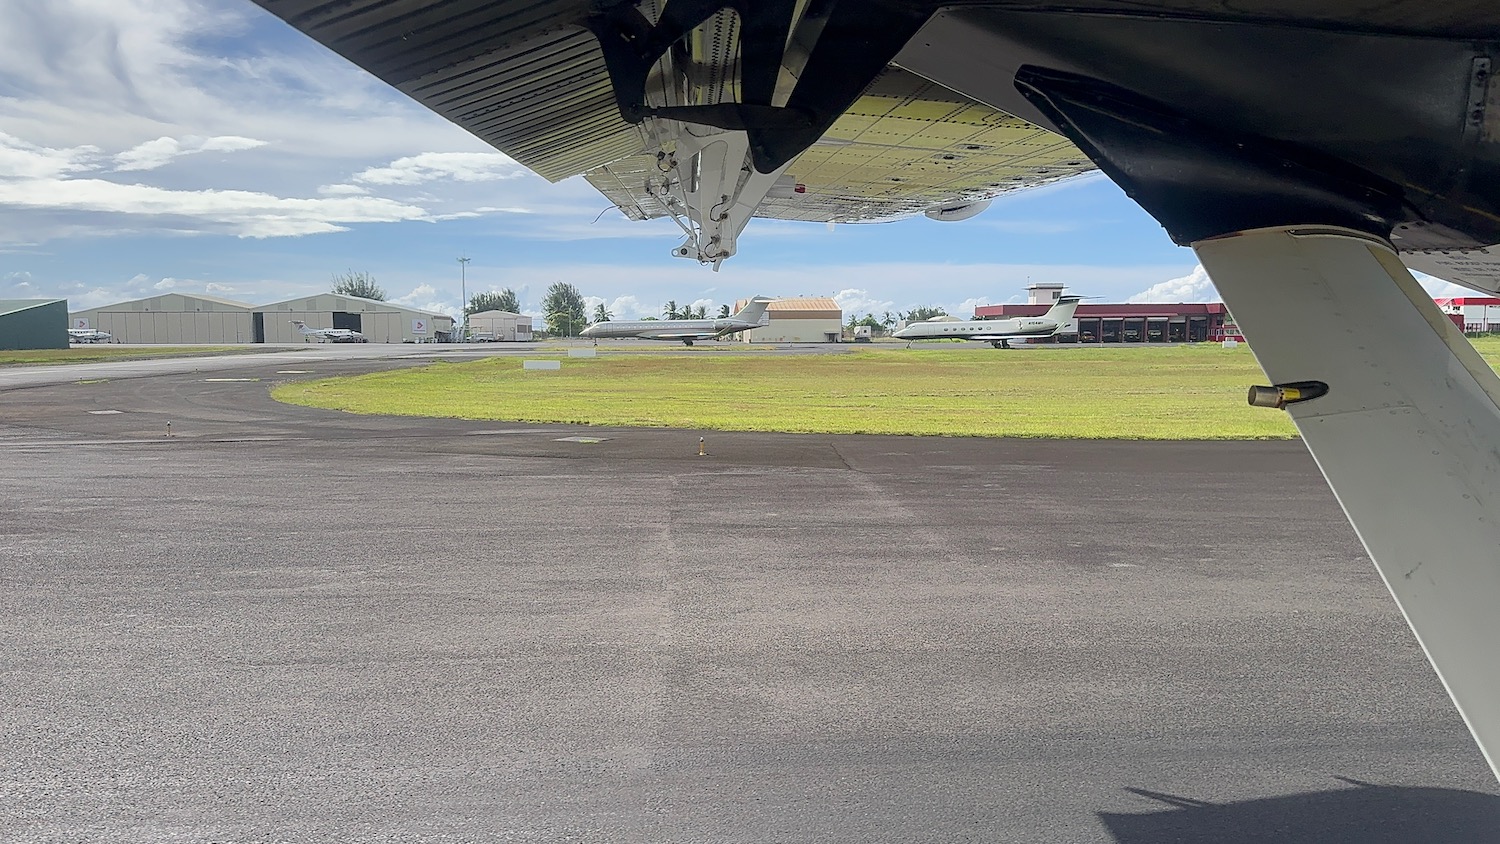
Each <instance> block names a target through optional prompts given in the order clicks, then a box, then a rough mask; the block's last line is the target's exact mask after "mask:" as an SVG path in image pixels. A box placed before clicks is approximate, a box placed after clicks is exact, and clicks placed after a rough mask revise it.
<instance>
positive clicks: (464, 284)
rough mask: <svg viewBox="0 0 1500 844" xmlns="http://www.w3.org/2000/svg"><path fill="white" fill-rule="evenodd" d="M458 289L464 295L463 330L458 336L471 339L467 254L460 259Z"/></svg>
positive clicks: (460, 294)
mask: <svg viewBox="0 0 1500 844" xmlns="http://www.w3.org/2000/svg"><path fill="white" fill-rule="evenodd" d="M458 289H459V296H461V297H463V303H462V305H461V308H462V312H463V318H464V322H463V330H461V331H460V332H459V334H458V336H460V337H462V338H464V339H465V340H467V339H469V257H468V256H467V255H466V256H464V257H462V258H459V259H458Z"/></svg>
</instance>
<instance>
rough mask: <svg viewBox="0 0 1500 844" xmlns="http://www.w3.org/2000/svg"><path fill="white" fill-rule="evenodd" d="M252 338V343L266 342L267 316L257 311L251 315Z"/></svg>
mask: <svg viewBox="0 0 1500 844" xmlns="http://www.w3.org/2000/svg"><path fill="white" fill-rule="evenodd" d="M250 336H251V342H252V343H264V342H266V315H265V313H264V312H262V311H256V312H255V313H253V314H251V315H250Z"/></svg>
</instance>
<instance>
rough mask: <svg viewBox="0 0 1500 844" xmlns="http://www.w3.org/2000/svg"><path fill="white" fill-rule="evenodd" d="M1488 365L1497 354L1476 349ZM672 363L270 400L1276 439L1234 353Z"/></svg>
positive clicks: (926, 431)
mask: <svg viewBox="0 0 1500 844" xmlns="http://www.w3.org/2000/svg"><path fill="white" fill-rule="evenodd" d="M1476 346H1478V347H1479V348H1480V350H1481V352H1482V353H1483V354H1484V355H1485V357H1486V359H1487V360H1489V361H1490V362H1491V364H1492V365H1494V364H1495V363H1496V362H1497V361H1500V339H1488V338H1486V339H1482V340H1480V341H1478V342H1476ZM694 351H695V350H690V349H680V350H673V351H664V352H662V353H659V354H651V355H645V354H629V355H615V354H614V353H612V352H610V351H602V352H600V356H599V357H597V358H592V359H589V358H574V359H565V360H564V361H563V368H562V370H561V371H559V372H527V371H523V370H522V369H521V361H520V360H519V359H517V358H492V359H489V360H484V361H478V362H473V363H462V364H449V363H443V364H437V365H434V366H429V367H423V368H420V369H404V370H399V371H393V372H382V373H376V374H373V375H364V376H360V377H356V378H335V379H327V380H319V381H304V382H298V383H293V384H284V385H281V386H278V387H276V388H275V389H274V390H273V391H272V396H273V397H275V398H276V399H278V400H280V401H284V402H289V403H292V404H300V405H306V406H309V407H322V408H329V409H335V410H344V411H348V412H352V413H373V414H392V415H409V416H441V417H456V418H462V419H493V420H509V421H517V422H562V423H582V424H592V425H611V426H645V427H672V428H685V429H692V430H720V431H789V432H806V433H850V434H853V433H860V434H919V435H948V436H977V437H1056V438H1080V439H1173V440H1176V439H1194V440H1208V439H1281V438H1290V437H1295V436H1296V431H1295V430H1294V429H1293V427H1292V425H1291V422H1290V421H1289V420H1288V419H1287V417H1286V415H1285V414H1284V413H1282V412H1280V411H1275V410H1267V409H1262V408H1252V407H1249V406H1248V405H1246V403H1245V391H1246V389H1247V388H1248V387H1249V386H1250V385H1252V384H1260V383H1264V381H1265V376H1264V375H1263V374H1262V373H1261V371H1260V368H1259V367H1258V366H1257V365H1256V363H1255V359H1254V358H1253V357H1252V356H1251V355H1250V352H1249V350H1248V349H1247V348H1245V347H1244V346H1241V347H1240V348H1238V349H1224V348H1222V347H1220V346H1217V345H1212V344H1203V345H1197V346H1173V347H1121V346H1115V347H1108V348H1104V347H1098V346H1092V347H1073V348H1063V349H1038V350H1024V351H1015V352H1009V353H1007V352H1001V351H992V350H988V349H973V348H970V349H966V350H963V351H957V350H954V349H953V348H952V347H951V346H948V345H946V344H942V345H938V346H936V347H935V348H925V349H924V348H921V347H918V348H914V349H909V350H908V349H904V348H899V347H898V348H877V349H867V350H860V351H858V352H852V353H848V354H836V355H800V356H791V355H774V356H772V355H753V356H738V355H736V356H726V355H705V354H694Z"/></svg>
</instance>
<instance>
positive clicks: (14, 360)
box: [0, 343, 288, 367]
mask: <svg viewBox="0 0 1500 844" xmlns="http://www.w3.org/2000/svg"><path fill="white" fill-rule="evenodd" d="M273 351H274V352H280V351H288V350H286V349H276V348H271V347H265V346H259V347H258V346H245V345H239V346H113V345H110V344H108V343H87V344H82V345H77V346H69V347H68V348H66V349H21V350H13V349H6V350H0V367H4V366H36V365H50V364H65V363H104V362H107V361H116V360H150V359H152V358H183V357H218V356H221V355H243V354H254V353H256V352H273Z"/></svg>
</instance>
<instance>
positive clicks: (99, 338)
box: [68, 328, 114, 343]
mask: <svg viewBox="0 0 1500 844" xmlns="http://www.w3.org/2000/svg"><path fill="white" fill-rule="evenodd" d="M113 336H114V335H113V334H110V333H109V332H108V331H98V330H95V329H93V328H69V329H68V342H70V343H103V342H104V341H106V340H108V339H110V338H111V337H113Z"/></svg>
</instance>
